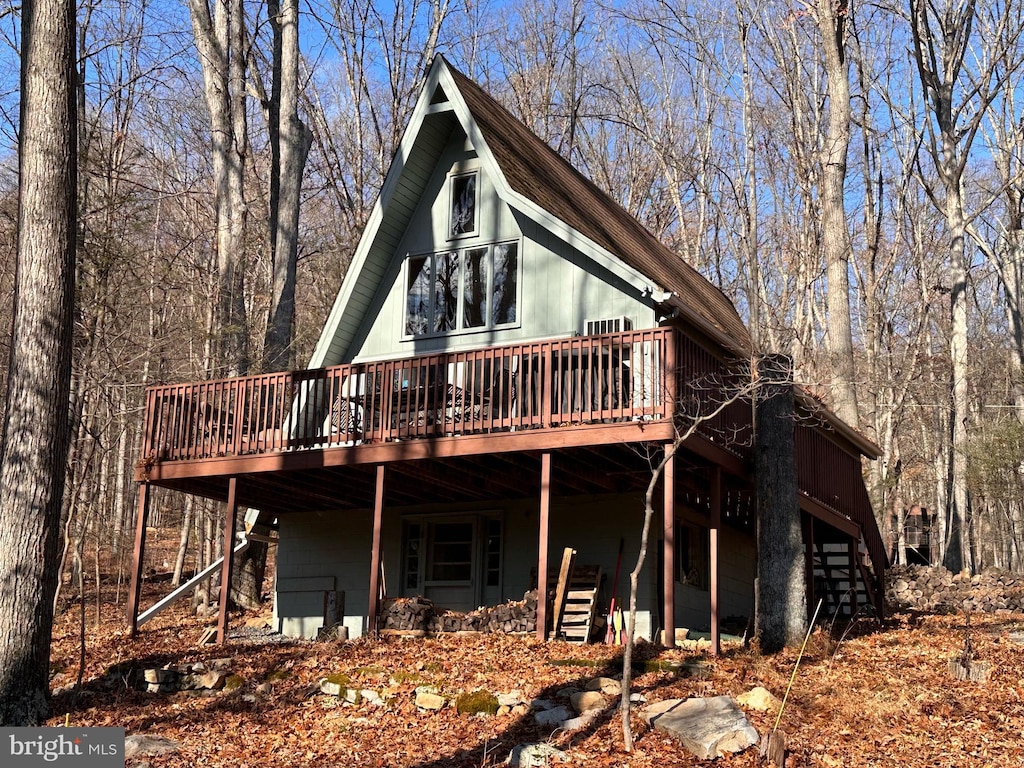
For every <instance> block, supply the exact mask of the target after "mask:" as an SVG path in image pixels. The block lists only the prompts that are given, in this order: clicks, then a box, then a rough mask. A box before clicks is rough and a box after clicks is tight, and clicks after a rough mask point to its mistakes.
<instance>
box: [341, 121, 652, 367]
mask: <svg viewBox="0 0 1024 768" xmlns="http://www.w3.org/2000/svg"><path fill="white" fill-rule="evenodd" d="M466 172H476V173H478V174H479V176H478V193H477V194H478V208H477V217H478V228H477V234H475V235H473V236H469V237H459V238H451V237H449V234H448V233H449V215H450V200H449V180H450V179H451V177H452V176H453V175H459V174H462V173H466ZM505 241H516V242H518V243H519V258H520V274H519V298H518V311H517V315H518V318H517V322H516V324H515V325H514V326H513V327H504V328H501V329H496V330H495V329H489V330H482V329H481V330H472V331H461V332H456V333H452V334H449V335H446V336H443V337H428V338H415V339H411V338H403V331H404V322H405V293H406V277H405V271H404V265H405V262H406V260H407V258H408V257H409V256H410V255H418V254H427V253H438V252H441V251H446V250H452V249H462V248H467V247H472V246H475V245H485V244H490V243H495V242H505ZM618 316H626V317H628V318H630V320H631V322H632V323H633V327H635V328H644V327H651V326H653V325H655V322H656V318H655V314H654V310H653V307H652V304H651V301H650V299H649V298H645V297H644V295H643V293H642V291H641V290H640V289H638V288H637V287H636V286H635V285H631V284H629V283H628V282H627V281H625V280H623V279H622V278H621V277H618V276H616V275H614V274H612V273H611V272H610V271H608V270H607V269H605V268H603V267H601V266H599V265H597V264H596V263H595V262H593V261H592V260H591V259H589V258H588V257H586V256H584V255H583V254H582V253H581V252H580V251H579V250H577V249H575V248H573V247H572V246H571V245H569V244H567V243H566V242H565V241H564V240H562V239H561V238H558V237H555V236H554V235H552V234H551V233H550V232H548V231H547V230H545V229H544V228H543V227H541V226H539V225H538V224H537V223H536V222H535V221H533V220H532V219H530V218H527V217H526V216H525V215H521V214H519V213H518V212H517V211H515V210H513V209H512V208H510V207H509V206H508V205H507V204H505V203H504V202H502V201H501V200H500V199H499V197H498V194H497V192H496V190H495V187H494V183H493V179H491V178H489V177H488V175H487V172H486V169H485V168H484V165H483V163H482V162H481V161H480V159H479V158H478V157H477V155H476V153H475V152H474V151H473V149H472V148H471V147H469V146H467V141H466V138H465V136H464V134H463V133H462V132H461V130H460V129H458V128H456V129H455V130H454V131H453V132H452V134H451V136H450V138H449V141H448V144H447V146H446V148H445V150H444V152H443V153H441V156H440V160H439V162H438V164H437V166H436V167H435V169H434V172H433V175H432V176H431V177H430V180H429V181H428V182H427V184H426V187H425V189H424V193H423V197H422V199H421V201H420V203H419V205H418V206H417V208H416V210H415V212H414V213H413V215H412V218H411V219H410V221H409V224H408V227H407V228H406V230H405V233H404V236H403V237H402V239H401V241H400V243H399V245H398V247H397V248H396V249H395V251H394V253H393V255H392V259H391V261H390V263H389V264H388V266H387V268H386V270H385V272H384V274H383V277H382V278H381V281H380V283H379V284H378V288H377V293H376V294H375V296H374V298H373V300H372V301H371V302H370V304H369V308H368V310H367V312H366V314H365V315H364V317H363V320H362V323H361V324H360V326H359V329H358V331H357V332H356V333H355V337H354V341H353V344H352V346H351V347H350V353H349V355H348V356H347V357H348V359H350V360H373V359H380V358H394V357H408V356H412V355H417V354H425V353H430V352H436V351H441V350H453V349H466V348H473V347H482V346H490V345H495V344H505V343H514V342H516V341H523V340H534V339H541V338H551V337H564V336H571V335H573V334H580V333H583V332H585V322H586V320H596V319H602V318H609V317H618Z"/></svg>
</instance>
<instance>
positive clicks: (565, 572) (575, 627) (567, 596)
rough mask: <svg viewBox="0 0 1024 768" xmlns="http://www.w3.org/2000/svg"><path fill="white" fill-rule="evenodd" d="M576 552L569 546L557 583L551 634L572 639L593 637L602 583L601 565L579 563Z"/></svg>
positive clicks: (578, 641) (583, 641)
mask: <svg viewBox="0 0 1024 768" xmlns="http://www.w3.org/2000/svg"><path fill="white" fill-rule="evenodd" d="M575 556H576V552H575V550H572V549H566V550H565V552H564V554H563V556H562V567H561V569H560V570H559V573H558V577H557V578H558V581H557V582H556V584H555V605H554V609H555V610H554V621H553V622H552V626H553V630H552V633H551V636H552V637H564V638H565V639H566V640H568V641H570V642H576V643H585V642H587V641H588V640H590V631H591V629H592V628H593V626H594V615H595V611H596V609H597V594H598V591H599V589H600V587H601V566H599V565H576V563H575Z"/></svg>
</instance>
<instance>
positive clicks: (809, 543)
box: [801, 512, 815, 621]
mask: <svg viewBox="0 0 1024 768" xmlns="http://www.w3.org/2000/svg"><path fill="white" fill-rule="evenodd" d="M801 514H802V517H803V519H802V521H801V522H802V523H803V529H804V578H805V579H806V580H807V582H806V586H805V587H804V591H805V592H806V593H807V596H806V598H805V600H806V602H807V619H808V621H810V619H811V615H812V614H813V613H814V608H815V605H814V516H813V515H812V514H810V513H809V512H802V513H801Z"/></svg>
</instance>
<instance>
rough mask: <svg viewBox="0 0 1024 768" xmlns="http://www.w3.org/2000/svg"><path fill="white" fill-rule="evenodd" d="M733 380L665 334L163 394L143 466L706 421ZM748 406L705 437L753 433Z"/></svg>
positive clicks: (153, 412)
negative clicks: (677, 419)
mask: <svg viewBox="0 0 1024 768" xmlns="http://www.w3.org/2000/svg"><path fill="white" fill-rule="evenodd" d="M722 370H723V366H722V364H721V363H720V362H718V361H717V359H716V358H714V356H712V355H711V354H709V353H707V352H706V351H704V350H703V349H701V348H700V347H698V346H697V345H695V344H693V343H692V342H691V341H689V340H688V339H686V338H685V337H683V336H681V335H680V334H678V333H677V332H675V331H674V330H673V329H671V328H654V329H647V330H637V331H628V332H625V333H614V334H604V335H599V336H577V337H572V338H566V339H554V340H545V341H538V342H531V343H526V344H514V345H508V346H500V347H488V348H484V349H478V350H472V351H465V352H446V353H439V354H430V355H422V356H419V357H413V358H407V359H401V360H385V361H380V362H369V363H353V364H350V365H338V366H333V367H330V368H322V369H315V370H303V371H291V372H285V373H270V374H264V375H260V376H244V377H238V378H231V379H221V380H219V381H208V382H199V383H192V384H174V385H167V386H157V387H150V388H149V389H147V391H146V397H147V417H146V428H145V443H144V446H143V457H144V460H148V461H179V460H189V459H206V458H213V457H218V456H238V455H246V454H259V453H271V452H280V451H294V450H303V449H311V448H328V447H334V446H346V445H357V444H362V443H373V442H389V441H395V440H407V439H415V438H429V437H445V436H457V435H469V434H481V433H496V432H510V431H517V430H527V429H547V428H556V427H564V426H571V425H581V424H598V423H616V422H628V421H655V420H661V419H666V418H670V417H671V416H672V414H673V410H674V409H676V408H678V409H680V411H681V412H683V413H686V414H687V415H691V416H692V415H693V413H695V412H696V409H697V408H699V407H700V406H699V405H696V403H697V402H698V401H701V400H703V401H706V402H708V403H711V402H715V401H716V399H717V401H718V402H721V401H722V395H721V391H722V390H719V391H717V392H716V391H715V389H716V387H722V386H723V382H724V379H723V374H722ZM670 371H671V372H674V374H675V375H668V374H669V372H670ZM736 405H737V406H738V409H737V408H733V407H732V406H730V407H729V409H726V411H725V412H723V413H721V414H718V415H717V416H716V417H715V418H714V419H711V420H709V421H708V422H707V423H706V424H702V425H701V426H702V431H705V432H707V433H708V434H711V435H716V434H717V435H721V436H722V438H721V440H722V442H723V443H727V442H736V441H730V440H728V439H727V437H726V436H727V435H730V434H732V435H735V434H737V432H738V430H742V425H743V424H748V425H749V415H747V416H746V418H744V414H743V406H742V404H739V403H737V404H736ZM736 425H740V426H736ZM737 444H738V443H737Z"/></svg>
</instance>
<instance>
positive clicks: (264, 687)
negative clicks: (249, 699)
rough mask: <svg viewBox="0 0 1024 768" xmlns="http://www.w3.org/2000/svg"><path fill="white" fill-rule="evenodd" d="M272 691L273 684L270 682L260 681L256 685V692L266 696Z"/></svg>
mask: <svg viewBox="0 0 1024 768" xmlns="http://www.w3.org/2000/svg"><path fill="white" fill-rule="evenodd" d="M273 692H274V686H272V685H271V684H270V683H260V684H259V685H257V686H256V693H258V694H261V695H263V696H267V695H269V694H271V693H273Z"/></svg>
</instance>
